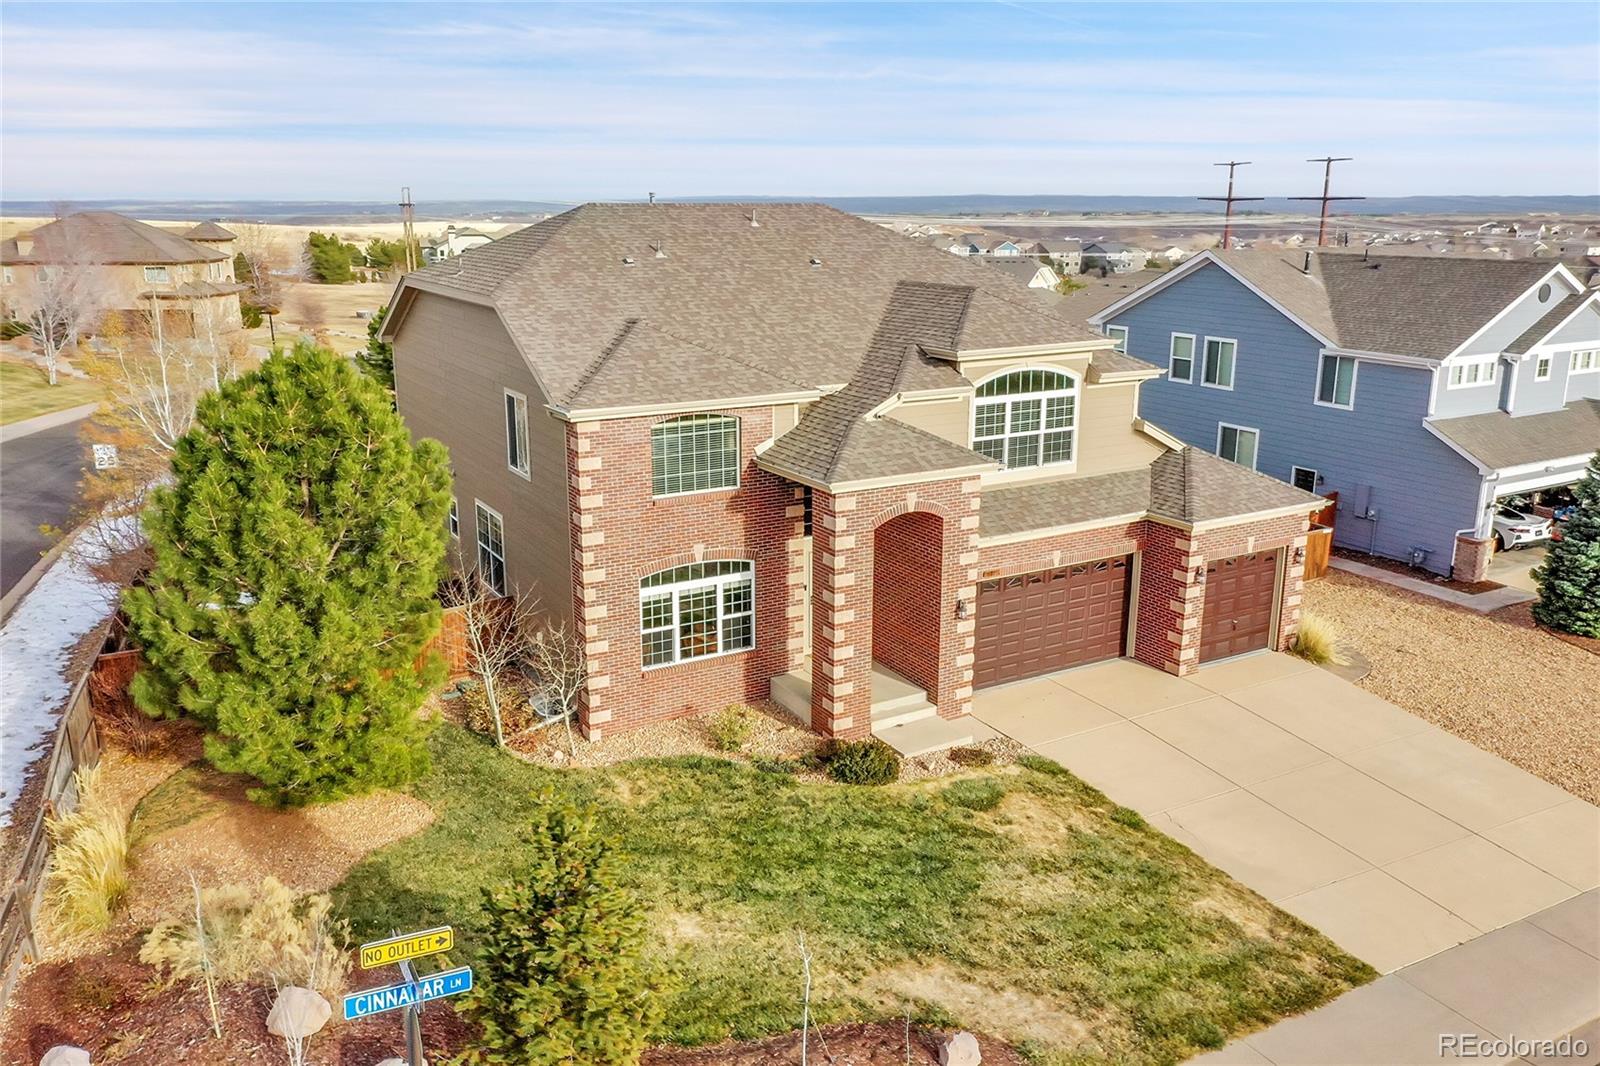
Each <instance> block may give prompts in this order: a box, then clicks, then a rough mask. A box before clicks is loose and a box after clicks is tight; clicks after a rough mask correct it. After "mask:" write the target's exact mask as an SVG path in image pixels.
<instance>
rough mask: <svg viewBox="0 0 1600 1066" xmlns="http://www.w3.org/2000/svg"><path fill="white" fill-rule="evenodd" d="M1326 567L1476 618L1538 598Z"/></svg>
mask: <svg viewBox="0 0 1600 1066" xmlns="http://www.w3.org/2000/svg"><path fill="white" fill-rule="evenodd" d="M1328 565H1329V566H1331V567H1333V568H1334V569H1335V570H1343V571H1344V572H1345V573H1347V574H1359V575H1360V576H1361V577H1365V578H1371V579H1372V580H1373V581H1382V582H1383V583H1384V584H1386V585H1393V586H1395V587H1396V588H1402V589H1405V590H1406V591H1407V592H1415V593H1416V594H1417V595H1419V596H1431V597H1432V598H1433V599H1436V600H1443V601H1444V602H1446V603H1453V604H1455V605H1456V606H1457V607H1465V608H1466V609H1467V610H1469V611H1477V612H1478V613H1479V614H1488V613H1489V612H1490V611H1498V610H1499V609H1500V608H1502V607H1510V606H1511V605H1512V604H1514V603H1527V602H1528V601H1529V600H1536V599H1538V598H1539V597H1538V596H1536V595H1534V594H1533V593H1532V592H1529V591H1527V590H1526V589H1520V588H1513V587H1511V586H1510V585H1507V586H1506V587H1505V588H1501V589H1490V590H1489V591H1488V592H1461V591H1459V590H1457V589H1452V588H1445V587H1444V586H1443V585H1438V584H1435V583H1434V582H1432V581H1424V580H1423V579H1421V578H1418V577H1407V576H1406V575H1404V574H1397V573H1395V572H1394V571H1393V570H1385V569H1384V568H1383V567H1381V566H1369V565H1367V564H1366V563H1358V562H1356V561H1355V560H1354V559H1340V558H1337V557H1335V558H1333V559H1331V560H1329V562H1328Z"/></svg>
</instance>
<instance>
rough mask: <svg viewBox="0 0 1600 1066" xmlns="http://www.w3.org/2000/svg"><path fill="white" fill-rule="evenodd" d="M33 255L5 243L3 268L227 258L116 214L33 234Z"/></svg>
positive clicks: (86, 215) (73, 218) (62, 222)
mask: <svg viewBox="0 0 1600 1066" xmlns="http://www.w3.org/2000/svg"><path fill="white" fill-rule="evenodd" d="M32 239H33V247H32V248H31V249H30V250H29V253H28V254H27V255H22V254H21V253H20V252H18V250H17V239H16V238H15V237H13V238H11V239H10V240H7V241H4V242H0V262H5V263H66V262H72V261H77V262H84V263H97V264H134V265H139V264H149V265H157V264H162V263H215V262H217V261H219V260H223V259H227V258H228V256H227V254H226V253H224V252H219V251H217V250H216V249H214V248H207V247H205V246H204V245H201V244H195V243H194V242H192V241H188V240H185V239H184V238H182V237H180V236H178V235H177V234H176V233H169V232H167V231H166V230H164V229H159V228H158V227H156V226H152V225H149V224H148V223H145V222H140V221H138V220H137V219H132V218H129V217H127V216H126V215H119V214H116V213H115V212H112V211H83V212H80V213H78V214H75V215H68V216H66V217H65V218H60V219H57V220H56V221H54V222H48V223H46V224H45V225H43V226H40V227H39V228H38V229H36V230H34V231H33V234H32Z"/></svg>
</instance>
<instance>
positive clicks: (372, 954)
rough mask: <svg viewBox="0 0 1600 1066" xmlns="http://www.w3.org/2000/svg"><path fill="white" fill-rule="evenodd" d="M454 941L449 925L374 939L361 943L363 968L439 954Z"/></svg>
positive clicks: (447, 949)
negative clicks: (383, 938) (384, 938)
mask: <svg viewBox="0 0 1600 1066" xmlns="http://www.w3.org/2000/svg"><path fill="white" fill-rule="evenodd" d="M454 943H455V934H454V933H453V932H452V931H451V929H450V927H449V926H448V925H441V926H440V927H439V928H437V929H424V930H423V931H422V932H420V933H407V934H406V935H405V936H392V937H390V938H389V939H387V940H374V941H372V942H371V943H369V944H362V945H361V968H362V969H363V970H370V969H372V968H373V967H374V966H388V965H389V964H390V963H395V962H404V961H405V960H407V959H420V958H422V957H423V956H424V955H437V954H439V952H441V951H449V950H450V946H451V945H452V944H454Z"/></svg>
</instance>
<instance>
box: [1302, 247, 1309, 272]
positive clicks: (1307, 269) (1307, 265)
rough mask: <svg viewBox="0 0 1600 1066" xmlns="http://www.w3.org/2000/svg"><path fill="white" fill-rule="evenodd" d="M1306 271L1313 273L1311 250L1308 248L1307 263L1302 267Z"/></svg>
mask: <svg viewBox="0 0 1600 1066" xmlns="http://www.w3.org/2000/svg"><path fill="white" fill-rule="evenodd" d="M1301 269H1302V271H1303V272H1304V273H1307V274H1309V273H1311V250H1310V249H1309V248H1308V249H1306V265H1305V266H1304V267H1302V268H1301Z"/></svg>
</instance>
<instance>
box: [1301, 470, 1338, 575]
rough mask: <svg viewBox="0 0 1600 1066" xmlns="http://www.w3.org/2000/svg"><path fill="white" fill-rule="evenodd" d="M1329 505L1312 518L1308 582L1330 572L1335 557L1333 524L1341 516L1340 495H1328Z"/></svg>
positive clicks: (1331, 493) (1307, 556) (1307, 566)
mask: <svg viewBox="0 0 1600 1066" xmlns="http://www.w3.org/2000/svg"><path fill="white" fill-rule="evenodd" d="M1326 495H1327V499H1328V505H1327V506H1326V507H1324V508H1323V509H1322V510H1320V511H1318V512H1316V513H1315V514H1313V515H1312V516H1311V532H1310V533H1308V534H1306V575H1305V577H1306V580H1307V581H1310V580H1312V579H1313V578H1318V577H1321V576H1322V575H1323V574H1326V573H1327V572H1328V561H1329V559H1330V558H1331V557H1332V555H1333V523H1334V521H1335V520H1336V519H1337V518H1338V516H1339V494H1338V493H1337V492H1330V493H1327V494H1326Z"/></svg>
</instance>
